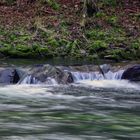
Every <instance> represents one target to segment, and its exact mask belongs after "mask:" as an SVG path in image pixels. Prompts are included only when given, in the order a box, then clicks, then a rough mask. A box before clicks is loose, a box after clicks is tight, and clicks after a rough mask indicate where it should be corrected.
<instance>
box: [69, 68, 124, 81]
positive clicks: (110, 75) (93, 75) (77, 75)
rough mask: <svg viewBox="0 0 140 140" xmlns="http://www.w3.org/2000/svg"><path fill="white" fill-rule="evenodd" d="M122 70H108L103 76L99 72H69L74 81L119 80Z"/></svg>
mask: <svg viewBox="0 0 140 140" xmlns="http://www.w3.org/2000/svg"><path fill="white" fill-rule="evenodd" d="M123 72H124V70H119V71H117V72H112V71H108V72H107V73H105V74H104V76H103V75H102V74H101V73H100V72H71V73H72V76H73V79H74V81H75V82H76V81H81V80H91V81H92V80H121V76H122V74H123Z"/></svg>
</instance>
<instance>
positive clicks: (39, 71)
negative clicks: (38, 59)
mask: <svg viewBox="0 0 140 140" xmlns="http://www.w3.org/2000/svg"><path fill="white" fill-rule="evenodd" d="M61 68H62V69H61ZM28 74H29V75H31V76H32V77H34V78H35V79H36V80H38V81H40V82H42V83H45V82H47V80H48V79H50V78H53V79H55V80H56V81H57V83H59V84H67V83H72V82H73V77H72V74H71V73H70V72H69V71H67V70H66V71H65V70H63V67H55V66H51V65H49V64H48V65H40V66H37V67H36V66H35V67H33V68H32V69H31V70H30V72H29V73H28Z"/></svg>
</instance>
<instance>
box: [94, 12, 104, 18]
mask: <svg viewBox="0 0 140 140" xmlns="http://www.w3.org/2000/svg"><path fill="white" fill-rule="evenodd" d="M106 16H107V15H106V14H105V13H104V12H97V13H96V15H95V17H97V18H103V17H106Z"/></svg>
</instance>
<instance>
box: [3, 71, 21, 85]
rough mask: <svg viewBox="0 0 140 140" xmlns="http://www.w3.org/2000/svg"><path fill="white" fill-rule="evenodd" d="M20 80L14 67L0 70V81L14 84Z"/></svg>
mask: <svg viewBox="0 0 140 140" xmlns="http://www.w3.org/2000/svg"><path fill="white" fill-rule="evenodd" d="M19 80H20V77H19V75H18V72H17V70H16V69H13V68H7V69H3V70H1V71H0V83H3V84H16V83H18V81H19Z"/></svg>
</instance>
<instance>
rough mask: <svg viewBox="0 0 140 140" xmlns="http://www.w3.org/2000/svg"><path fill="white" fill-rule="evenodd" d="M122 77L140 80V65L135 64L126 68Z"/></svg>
mask: <svg viewBox="0 0 140 140" xmlns="http://www.w3.org/2000/svg"><path fill="white" fill-rule="evenodd" d="M121 79H127V80H130V81H140V65H135V66H132V67H130V68H128V69H127V70H125V71H124V73H123V74H122V77H121Z"/></svg>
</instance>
